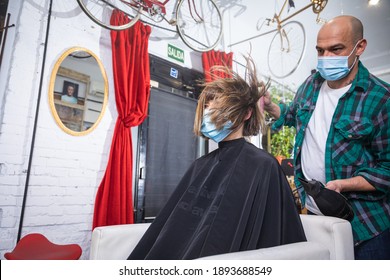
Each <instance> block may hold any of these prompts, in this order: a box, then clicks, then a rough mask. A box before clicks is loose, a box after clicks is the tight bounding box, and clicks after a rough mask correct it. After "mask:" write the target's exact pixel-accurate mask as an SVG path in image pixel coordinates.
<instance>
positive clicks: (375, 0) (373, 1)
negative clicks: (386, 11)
mask: <svg viewBox="0 0 390 280" xmlns="http://www.w3.org/2000/svg"><path fill="white" fill-rule="evenodd" d="M379 1H381V0H368V6H376V5H378V3H379Z"/></svg>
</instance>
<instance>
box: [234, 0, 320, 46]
mask: <svg viewBox="0 0 390 280" xmlns="http://www.w3.org/2000/svg"><path fill="white" fill-rule="evenodd" d="M287 2H288V0H285V1H284V3H283V6H282V8H281V9H280V11H279V13H278V14H276V13H275V15H274V17H273V18H272V19H266V20H267V21H268V24H267V25H269V22H276V24H277V27H276V28H275V29H272V30H270V31H266V32H263V33H260V34H258V35H255V36H252V37H250V38H247V39H244V40H242V41H238V42H236V43H233V44H230V45H228V47H232V46H235V45H238V44H241V43H245V42H247V41H250V40H253V39H255V38H258V37H261V36H264V35H267V34H270V33H273V32H277V31H280V30H281V28H282V24H283V23H284V22H285V21H287V20H289V19H291V18H292V17H294V16H296V15H297V14H299V13H301V12H303V11H304V10H306V9H308V8H310V7H312V6H313V5H315V4H317V3H316V0H310V4H307V5H306V6H305V7H303V8H301V9H299V10H298V11H296V12H294V13H293V14H291V15H289V16H288V17H286V18H284V19H282V20H281V16H282V13H283V11H284V9H285V8H286V6H287ZM317 21H319V13H317Z"/></svg>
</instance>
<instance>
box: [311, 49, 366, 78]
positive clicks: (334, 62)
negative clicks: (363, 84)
mask: <svg viewBox="0 0 390 280" xmlns="http://www.w3.org/2000/svg"><path fill="white" fill-rule="evenodd" d="M359 42H360V41H358V42H357V43H356V45H355V47H354V48H353V50H352V51H351V53H350V54H349V55H348V56H320V57H318V64H317V70H318V71H319V72H320V74H321V76H322V77H323V78H324V79H325V80H327V81H337V80H340V79H342V78H344V77H345V76H347V75H348V73H349V71H351V69H352V68H353V66H354V65H355V63H356V61H357V57H356V58H355V61H354V62H353V64H352V66H351V67H348V58H349V57H350V56H351V55H352V53H353V52H354V51H355V49H356V46H357V45H358V44H359Z"/></svg>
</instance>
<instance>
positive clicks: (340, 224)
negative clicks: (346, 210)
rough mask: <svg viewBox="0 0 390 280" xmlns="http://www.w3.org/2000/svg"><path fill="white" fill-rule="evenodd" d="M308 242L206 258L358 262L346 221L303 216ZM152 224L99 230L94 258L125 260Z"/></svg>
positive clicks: (92, 250) (94, 241) (93, 238)
mask: <svg viewBox="0 0 390 280" xmlns="http://www.w3.org/2000/svg"><path fill="white" fill-rule="evenodd" d="M300 217H301V220H302V224H303V228H304V230H305V234H306V238H307V242H298V243H292V244H287V245H281V246H275V247H270V248H263V249H257V250H250V251H243V252H235V253H227V254H221V255H214V256H208V257H204V258H202V259H209V260H210V259H216V260H218V259H219V260H234V259H236V260H256V259H259V260H293V259H294V260H324V259H332V260H340V259H346V260H348V259H349V260H351V259H354V251H353V237H352V228H351V224H350V223H349V222H348V221H346V220H342V219H338V218H333V217H324V216H314V215H300ZM148 227H149V224H131V225H116V226H106V227H97V228H95V229H94V231H93V233H92V244H91V253H90V259H93V260H124V259H126V258H127V257H128V255H129V254H130V252H131V251H132V250H133V248H134V247H135V246H136V245H137V243H138V241H139V240H140V239H141V237H142V235H143V234H144V233H145V231H146V229H147V228H148Z"/></svg>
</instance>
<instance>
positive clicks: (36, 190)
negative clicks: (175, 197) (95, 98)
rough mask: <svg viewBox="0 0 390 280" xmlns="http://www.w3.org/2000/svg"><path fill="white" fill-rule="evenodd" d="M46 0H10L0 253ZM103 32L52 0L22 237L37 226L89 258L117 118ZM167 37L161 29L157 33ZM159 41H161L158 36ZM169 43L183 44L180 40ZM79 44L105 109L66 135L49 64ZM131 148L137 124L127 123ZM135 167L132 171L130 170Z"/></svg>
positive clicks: (20, 161)
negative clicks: (105, 88)
mask: <svg viewBox="0 0 390 280" xmlns="http://www.w3.org/2000/svg"><path fill="white" fill-rule="evenodd" d="M49 2H50V1H49V0H41V1H22V0H12V1H9V12H10V13H11V23H15V24H16V27H15V28H13V29H10V30H9V32H8V37H7V42H6V47H5V53H4V54H5V56H4V58H3V62H2V65H1V72H0V74H1V75H0V240H1V241H0V258H1V259H3V258H4V253H5V252H8V251H11V250H12V249H13V248H14V246H15V243H16V238H17V233H18V226H19V219H20V212H21V205H22V199H23V192H24V187H25V182H26V173H27V168H28V159H29V155H30V151H31V149H30V147H31V139H32V132H33V124H34V118H35V109H36V105H37V99H38V92H39V85H40V78H41V67H42V60H43V52H44V47H45V46H44V43H45V35H46V26H47V11H48V8H49ZM109 34H110V33H109V31H107V30H105V29H101V28H100V27H98V26H97V25H95V24H94V23H92V21H90V20H89V19H88V18H87V17H86V16H85V15H84V14H83V12H82V11H81V9H80V8H79V7H78V5H77V2H76V1H59V0H58V1H57V0H54V1H53V10H52V17H51V25H50V31H49V41H48V43H47V54H46V63H45V66H44V75H43V84H42V91H41V99H40V110H39V117H38V125H37V132H36V138H35V145H34V151H33V160H32V165H31V172H30V180H29V187H28V194H27V201H26V208H25V216H24V223H23V230H22V236H23V235H25V234H27V233H31V232H40V233H43V234H44V235H45V236H46V237H47V238H48V239H49V240H51V241H53V242H56V243H59V244H65V243H77V244H79V245H80V246H81V247H82V249H83V255H82V257H81V258H82V259H88V256H89V247H90V239H91V227H92V218H93V208H94V201H95V195H96V191H97V188H98V186H99V184H100V182H101V179H102V177H103V175H104V171H105V169H106V164H107V160H108V155H109V151H110V146H111V140H112V134H113V129H114V125H115V121H116V117H117V112H116V105H115V97H114V89H113V87H114V85H113V82H112V81H113V79H112V70H111V69H112V64H111V59H112V58H111V46H110V45H111V43H110V37H109ZM160 35H161V33H160V31H159V30H156V29H153V33H152V37H153V36H154V37H155V38H154V40H150V41H149V51H150V53H153V54H155V55H158V56H161V57H165V58H166V50H165V49H166V45H167V42H163V41H161V39H159V38H160V37H159V36H160ZM169 36H172V38H173V35H172V34H171V33H170V34H169V35H168V37H167V36H166V35H164V36H162V37H161V38H163V40H166V38H169ZM159 40H160V41H159ZM169 43H171V44H172V43H174V44H175V45H177V46H179V47H181V48H183V49H185V50H188V49H187V48H186V47H185V46H184V45H183V43H182V42H180V41H178V39H172V40H171V41H169ZM74 46H82V47H85V48H88V49H90V50H91V51H92V52H94V53H95V54H96V55H97V56H98V57H99V58H100V59H101V61H102V63H103V65H104V67H105V70H106V73H107V76H108V81H109V100H108V104H107V108H106V111H105V114H104V117H103V118H102V120H101V122H100V124H99V125H98V126H97V128H96V129H95V130H94V131H92V132H91V133H89V134H88V135H85V136H71V135H69V134H67V133H65V132H64V131H62V130H61V129H60V127H59V126H58V125H57V124H56V122H55V120H54V118H53V116H52V113H51V111H50V105H49V101H48V90H49V83H50V77H51V71H52V69H53V67H54V65H55V63H56V61H57V60H58V58H59V57H60V55H61V54H62V53H63V52H64V51H66V50H67V49H68V48H70V47H74ZM188 54H189V53H188V52H187V51H186V55H187V59H186V65H185V66H187V67H190V68H191V67H193V68H196V69H198V70H201V62H200V58H199V55H198V54H195V58H196V59H194V53H192V54H191V58H190V57H189V55H188ZM132 137H133V155H135V154H136V145H137V139H136V138H137V128H133V129H132ZM133 174H135V172H133Z"/></svg>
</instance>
